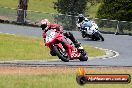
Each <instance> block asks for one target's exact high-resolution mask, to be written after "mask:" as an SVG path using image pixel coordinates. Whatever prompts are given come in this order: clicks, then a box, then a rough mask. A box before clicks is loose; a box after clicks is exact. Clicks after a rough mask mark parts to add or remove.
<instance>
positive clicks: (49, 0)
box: [0, 0, 57, 13]
mask: <svg viewBox="0 0 132 88" xmlns="http://www.w3.org/2000/svg"><path fill="white" fill-rule="evenodd" d="M18 1H19V0H0V7H9V8H17V6H18ZM54 1H56V0H29V5H28V10H33V11H41V12H49V13H56V12H57V11H56V10H55V9H54V8H53V7H54V4H53V2H54Z"/></svg>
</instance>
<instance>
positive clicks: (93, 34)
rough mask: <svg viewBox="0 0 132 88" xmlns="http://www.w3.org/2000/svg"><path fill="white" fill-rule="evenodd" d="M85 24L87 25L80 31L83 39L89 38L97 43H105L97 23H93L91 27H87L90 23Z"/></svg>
mask: <svg viewBox="0 0 132 88" xmlns="http://www.w3.org/2000/svg"><path fill="white" fill-rule="evenodd" d="M84 23H85V25H84V24H83V25H84V27H83V28H81V30H80V31H81V34H82V37H83V38H85V37H88V38H91V39H92V40H95V41H97V40H101V41H104V38H103V36H102V35H101V33H100V31H99V28H98V26H97V24H96V23H95V22H92V21H91V25H92V26H91V27H89V26H88V25H87V24H88V22H84Z"/></svg>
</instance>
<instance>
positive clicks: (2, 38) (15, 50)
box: [0, 34, 105, 60]
mask: <svg viewBox="0 0 132 88" xmlns="http://www.w3.org/2000/svg"><path fill="white" fill-rule="evenodd" d="M84 48H85V49H86V51H87V52H88V55H89V56H90V57H94V56H101V55H104V54H105V52H104V51H102V50H100V49H96V48H94V47H91V46H86V45H85V46H84ZM56 58H57V57H53V56H51V55H50V54H49V48H47V47H45V46H44V43H43V39H41V38H35V37H23V36H16V35H8V34H0V60H44V59H56Z"/></svg>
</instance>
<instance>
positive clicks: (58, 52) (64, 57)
mask: <svg viewBox="0 0 132 88" xmlns="http://www.w3.org/2000/svg"><path fill="white" fill-rule="evenodd" d="M53 50H54V52H55V53H56V55H57V56H58V57H59V58H60V59H61V60H62V61H64V62H69V60H70V58H69V57H68V55H67V53H66V51H64V50H62V49H61V48H59V47H57V46H54V47H53Z"/></svg>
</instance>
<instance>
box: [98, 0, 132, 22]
mask: <svg viewBox="0 0 132 88" xmlns="http://www.w3.org/2000/svg"><path fill="white" fill-rule="evenodd" d="M97 17H98V18H108V19H116V20H119V21H120V20H126V21H132V0H103V2H102V5H101V6H100V7H99V10H98V12H97Z"/></svg>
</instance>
